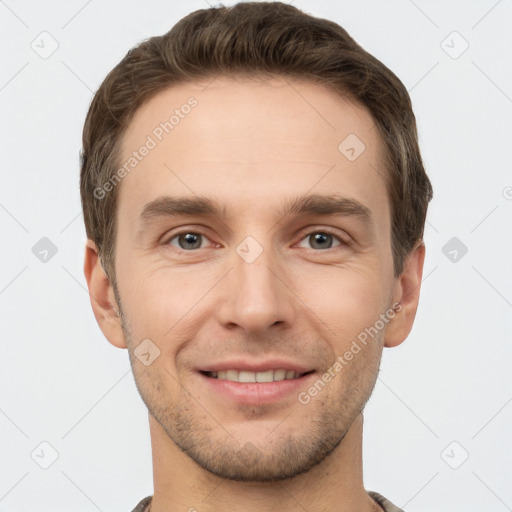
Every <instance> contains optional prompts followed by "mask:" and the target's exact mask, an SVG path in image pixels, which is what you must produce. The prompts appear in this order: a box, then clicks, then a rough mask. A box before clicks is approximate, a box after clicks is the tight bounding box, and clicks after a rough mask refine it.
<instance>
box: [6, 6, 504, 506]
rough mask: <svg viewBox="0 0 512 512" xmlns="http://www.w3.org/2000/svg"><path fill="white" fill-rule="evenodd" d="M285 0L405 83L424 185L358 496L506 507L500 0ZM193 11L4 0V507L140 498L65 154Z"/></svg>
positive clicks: (131, 427) (127, 411)
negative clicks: (403, 326)
mask: <svg viewBox="0 0 512 512" xmlns="http://www.w3.org/2000/svg"><path fill="white" fill-rule="evenodd" d="M231 3H234V2H227V3H226V5H228V4H231ZM293 4H294V5H296V6H297V7H300V8H302V9H304V10H306V11H307V12H310V13H312V14H314V15H317V16H322V17H327V18H330V19H333V20H335V21H337V22H338V23H340V24H341V25H342V26H343V27H345V28H346V29H347V30H348V32H349V33H350V34H351V35H352V36H353V37H354V38H355V39H356V40H357V41H358V42H359V43H360V44H362V46H364V47H365V48H366V49H367V50H369V51H370V52H371V53H373V54H374V55H375V56H376V57H378V58H379V59H381V60H382V61H383V62H384V63H385V64H386V65H387V66H389V67H390V68H391V69H392V70H393V71H394V72H395V73H396V74H397V75H398V76H399V77H400V78H401V79H402V81H403V82H404V84H405V85H406V86H407V88H408V89H409V91H410V93H411V97H412V101H413V105H414V108H415V112H416V115H417V118H418V124H419V131H420V144H421V148H422V152H423V156H424V160H425V164H426V167H427V170H428V173H429V175H430V177H431V180H432V183H433V186H434V192H435V198H434V200H433V202H432V203H431V206H430V210H429V215H428V224H427V228H426V233H425V240H426V245H427V257H426V263H425V271H424V282H423V287H422V293H421V299H420V306H419V310H418V314H417V318H416V323H415V326H414V329H413V332H412V333H411V335H410V336H409V338H408V340H406V342H404V343H403V344H402V345H401V346H399V347H397V348H394V349H385V350H384V354H383V360H382V365H381V372H380V375H379V379H378V381H377V385H376V388H375V391H374V393H373V396H372V398H371V400H370V402H369V403H368V405H367V408H366V414H365V434H364V481H365V487H366V488H367V489H368V490H376V491H378V492H381V493H382V494H384V495H385V496H387V497H388V498H389V499H391V500H392V501H393V502H394V503H396V505H398V506H401V507H404V508H405V509H406V511H407V512H423V511H425V512H427V511H433V510H435V511H436V512H444V511H446V512H448V511H450V512H456V511H461V512H462V511H464V512H467V511H468V510H470V511H471V510H473V511H476V510H485V511H486V512H501V511H505V510H512V485H511V484H512V476H511V474H512V470H511V460H512V447H511V446H512V444H511V441H510V433H511V426H512V404H511V400H512V386H511V377H510V368H511V363H510V361H511V360H512V349H511V344H510V333H511V327H512V322H511V318H512V315H511V313H512V309H511V308H512V286H511V285H512V267H511V261H512V245H511V233H512V230H511V219H512V200H511V199H512V172H511V163H510V162H511V158H510V150H511V146H512V141H511V135H512V130H511V120H512V99H511V97H512V70H511V62H512V59H511V49H512V31H511V30H510V26H511V25H512V1H511V0H501V1H498V2H497V1H495V0H485V1H484V0H482V1H479V2H476V1H472V2H469V1H450V2H442V1H438V2H433V1H431V2H427V1H425V0H416V1H415V2H413V1H411V0H396V1H388V2H384V1H361V2H356V1H334V0H333V1H328V0H315V1H311V0H304V1H301V0H295V1H294V2H293ZM206 7H208V3H207V2H206V1H204V0H194V1H190V2H178V1H171V0H167V1H153V2H142V1H138V2H135V1H125V2H122V3H121V2H113V1H100V0H92V1H91V0H90V1H84V0H77V1H75V0H74V1H67V2H64V1H59V2H55V1H54V2H50V1H46V2H36V1H30V2H29V1H27V2H23V1H14V0H0V38H1V45H0V62H1V66H0V112H1V114H0V145H1V146H0V150H1V152H0V155H1V164H0V165H1V173H2V174H1V188H0V229H1V236H2V245H1V247H2V251H1V253H0V264H1V275H0V322H1V323H0V328H1V336H2V337H1V345H0V347H1V351H0V355H1V357H0V512H1V511H3V512H6V511H9V512H21V511H23V512H31V511H38V512H39V511H41V512H42V511H52V512H69V511H71V510H73V511H83V512H94V511H95V510H100V511H105V512H106V511H111V512H127V511H130V510H132V508H133V507H134V506H135V504H136V503H137V502H138V501H139V500H140V499H141V498H143V497H144V496H146V495H149V494H152V492H153V487H152V466H151V452H150V438H149V429H148V419H147V411H146V408H145V406H144V404H143V403H142V401H141V399H140V397H139V395H138V393H137V390H136V388H135V384H134V381H133V377H132V375H131V371H130V367H129V361H128V354H127V352H126V351H121V350H119V349H116V348H114V347H112V346H111V345H110V344H109V343H108V342H107V341H106V340H105V339H104V338H103V336H102V334H101V331H100V330H99V328H98V327H97V325H96V322H95V319H94V317H93V314H92V310H91V307H90V303H89V297H88V294H87V291H86V283H85V279H84V277H83V271H82V265H83V254H84V243H85V230H84V226H83V220H82V216H81V207H80V200H79V181H78V176H79V168H78V151H79V149H80V147H81V132H82V126H83V121H84V117H85V113H86V110H87V108H88V105H89V102H90V101H91V98H92V95H93V92H94V91H95V90H96V89H97V88H98V87H99V85H100V83H101V81H102V80H103V78H104V77H105V75H106V74H107V72H108V71H110V69H111V68H112V67H113V66H114V65H115V64H116V63H117V62H118V61H119V60H120V59H121V58H122V57H123V56H124V55H125V53H126V52H127V51H128V49H129V48H131V47H132V46H133V45H135V44H136V43H137V42H139V41H141V40H142V39H144V38H146V37H149V36H152V35H160V34H162V33H164V32H166V31H167V30H168V29H170V28H171V26H172V25H173V24H174V23H175V22H176V21H177V20H178V19H180V18H181V17H182V16H184V15H185V14H187V13H188V12H190V11H193V10H196V9H200V8H206ZM43 31H46V32H48V33H49V34H50V35H51V38H53V39H55V40H56V41H57V43H58V48H57V50H56V51H55V52H54V53H53V54H52V55H51V56H49V57H48V58H46V59H43V58H41V57H40V55H39V54H38V53H37V52H36V51H34V49H33V48H32V47H31V45H32V44H33V45H34V46H35V45H39V46H36V47H38V48H39V51H40V52H41V51H43V46H44V48H45V49H46V50H48V49H51V44H52V41H51V39H49V37H48V36H47V35H43V36H40V34H41V32H43ZM454 31H457V32H458V33H459V34H460V36H459V35H457V34H455V35H454V34H452V32H454ZM43 38H46V39H44V40H43V42H41V40H42V39H43ZM33 41H34V43H33ZM443 41H444V42H443ZM464 41H467V43H468V44H469V47H468V49H467V50H466V51H465V52H464V53H462V54H461V55H460V56H458V54H459V53H460V51H461V50H463V48H464V46H465V43H464ZM53 44H54V43H53ZM450 53H451V55H450ZM454 56H457V58H453V57H454ZM42 237H48V238H49V239H50V240H51V241H52V242H53V244H55V246H56V247H57V249H58V252H57V253H56V254H55V255H54V256H53V257H51V258H48V261H47V262H46V263H44V262H42V261H40V260H39V259H38V258H37V257H36V255H34V254H33V252H32V248H33V247H34V245H35V244H36V243H37V242H38V241H39V240H40V239H41V238H42ZM452 237H457V238H458V240H459V241H460V242H456V243H457V244H459V246H460V243H463V244H464V245H465V246H467V248H468V252H467V254H465V255H464V256H461V254H462V253H461V252H460V249H456V250H458V253H457V261H455V262H453V261H451V260H450V259H449V257H447V256H445V254H444V253H443V247H444V246H445V244H447V243H448V241H449V240H450V239H451V238H452ZM450 250H453V248H452V247H451V246H448V248H447V249H445V252H446V253H448V252H449V251H450ZM450 257H451V258H453V257H454V253H452V255H451V256H450ZM42 442H46V443H49V444H50V445H51V446H52V447H53V449H55V450H56V451H57V452H58V458H57V459H56V460H55V462H54V463H53V464H52V465H51V466H50V467H49V468H48V469H42V468H41V467H40V465H41V464H43V465H45V464H49V463H50V462H52V451H51V448H49V447H48V445H46V444H45V445H40V443H42ZM454 442H455V443H454ZM466 452H467V454H469V458H468V459H467V460H466V461H465V462H463V463H462V465H460V464H461V462H462V461H463V460H464V458H465V456H466ZM31 454H32V455H31ZM459 465H460V466H459ZM451 466H453V467H456V466H459V467H458V469H454V468H453V467H451ZM197 507H199V505H198V504H196V508H197ZM199 510H200V508H199Z"/></svg>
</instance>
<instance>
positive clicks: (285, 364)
mask: <svg viewBox="0 0 512 512" xmlns="http://www.w3.org/2000/svg"><path fill="white" fill-rule="evenodd" d="M280 369H284V370H294V371H295V373H307V372H310V371H312V370H313V368H311V367H307V366H304V365H301V364H298V363H294V362H293V361H286V360H284V359H266V360H264V361H251V360H247V359H231V360H229V361H219V362H218V363H210V364H208V365H207V366H202V367H201V368H199V371H202V372H218V371H225V370H239V371H248V372H265V371H268V370H280Z"/></svg>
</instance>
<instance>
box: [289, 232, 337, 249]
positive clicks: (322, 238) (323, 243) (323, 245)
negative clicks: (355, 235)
mask: <svg viewBox="0 0 512 512" xmlns="http://www.w3.org/2000/svg"><path fill="white" fill-rule="evenodd" d="M302 240H307V242H308V243H310V244H311V247H312V248H313V249H320V250H325V249H331V248H332V247H333V241H337V242H338V244H337V245H336V246H334V247H338V246H340V245H347V243H346V242H345V241H344V240H342V239H341V238H340V237H339V236H336V235H335V234H334V233H331V232H330V231H328V230H321V231H320V230H318V231H311V232H310V233H308V234H307V235H306V237H305V238H303V239H302ZM299 247H303V246H300V245H299Z"/></svg>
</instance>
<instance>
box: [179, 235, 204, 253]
mask: <svg viewBox="0 0 512 512" xmlns="http://www.w3.org/2000/svg"><path fill="white" fill-rule="evenodd" d="M181 240H184V241H185V244H188V245H187V247H182V249H197V248H198V247H200V246H201V242H200V241H199V236H198V235H196V234H194V233H185V234H184V235H181ZM190 244H192V247H191V246H190ZM180 245H182V244H180Z"/></svg>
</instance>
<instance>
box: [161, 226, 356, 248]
mask: <svg viewBox="0 0 512 512" xmlns="http://www.w3.org/2000/svg"><path fill="white" fill-rule="evenodd" d="M318 233H322V234H325V235H331V236H332V237H333V238H335V239H336V240H337V241H338V242H340V244H339V245H337V246H334V247H328V248H327V249H313V248H311V250H313V251H315V252H327V251H328V250H333V249H336V248H337V247H342V246H348V245H349V244H348V242H346V241H345V240H343V238H341V237H340V236H339V235H337V234H336V233H335V232H334V231H333V230H331V229H328V228H324V229H313V230H311V231H306V232H304V233H303V234H302V237H301V238H300V242H302V241H303V240H304V239H305V238H308V237H309V236H311V235H314V234H318ZM185 234H192V235H200V236H203V237H205V238H206V239H208V240H209V238H208V236H207V235H206V234H204V233H202V232H201V231H194V230H191V229H188V230H182V231H178V232H177V233H174V234H173V235H172V236H171V237H169V238H167V241H165V242H163V245H166V246H167V245H170V242H171V241H172V240H174V239H175V238H177V237H179V236H180V235H185ZM172 247H174V246H172ZM174 248H175V249H178V250H179V251H182V252H196V251H198V250H200V249H202V248H201V247H200V248H198V249H191V250H186V249H182V248H181V247H174ZM203 249H204V247H203Z"/></svg>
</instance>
